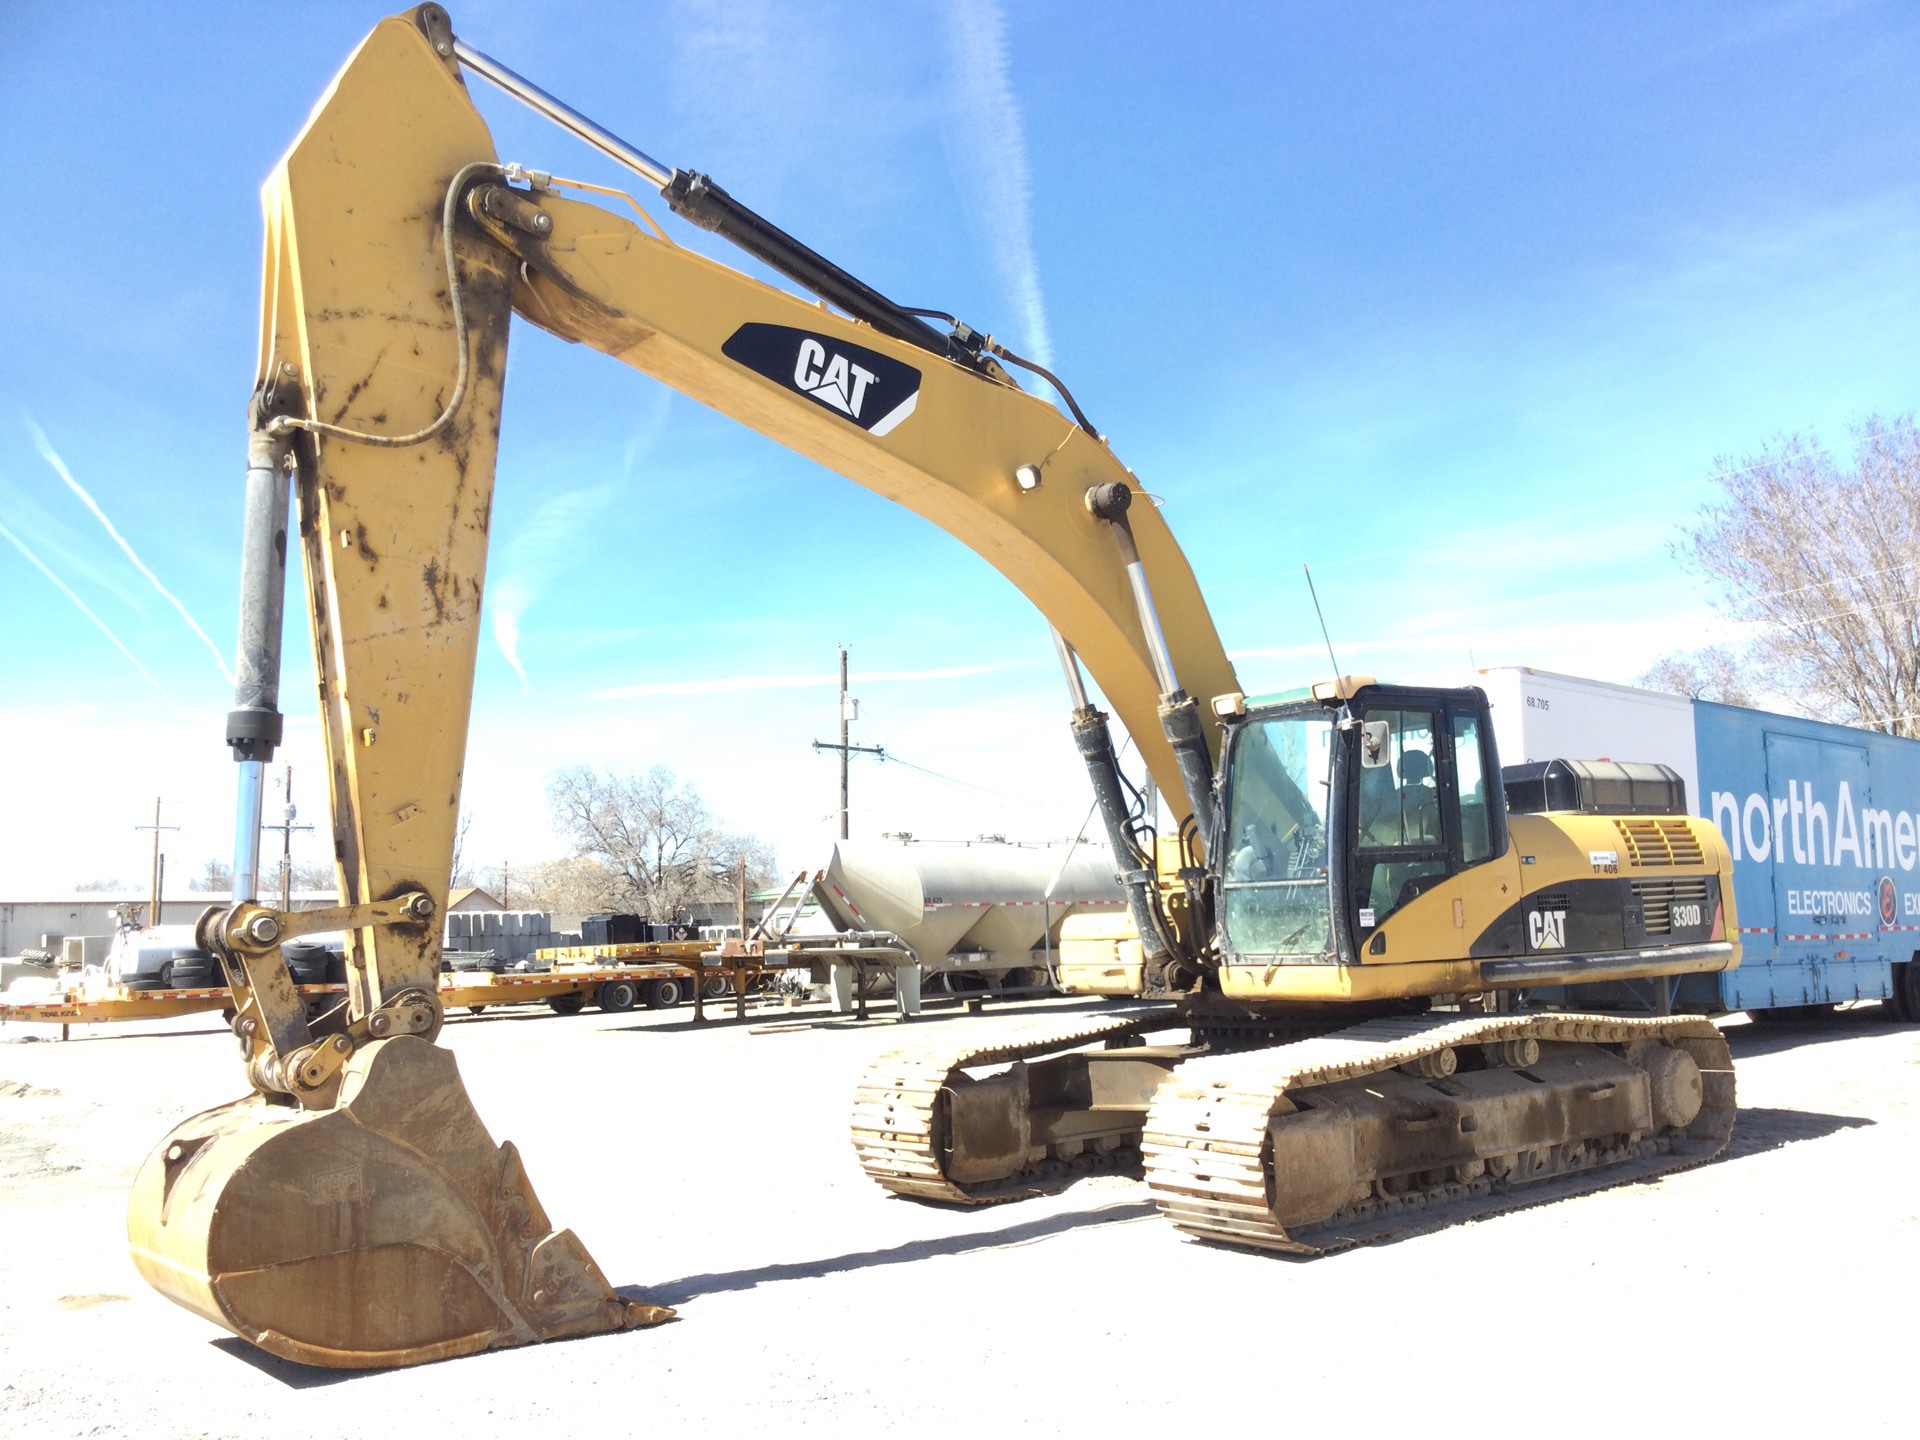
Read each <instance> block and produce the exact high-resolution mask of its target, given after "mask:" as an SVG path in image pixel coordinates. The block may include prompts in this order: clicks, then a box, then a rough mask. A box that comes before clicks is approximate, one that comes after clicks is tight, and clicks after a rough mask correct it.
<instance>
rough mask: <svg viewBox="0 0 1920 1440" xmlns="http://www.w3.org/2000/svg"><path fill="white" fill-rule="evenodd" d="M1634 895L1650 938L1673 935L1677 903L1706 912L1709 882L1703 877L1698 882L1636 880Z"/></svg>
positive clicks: (1692, 880)
mask: <svg viewBox="0 0 1920 1440" xmlns="http://www.w3.org/2000/svg"><path fill="white" fill-rule="evenodd" d="M1633 893H1634V895H1635V897H1636V898H1638V900H1639V901H1640V908H1641V912H1642V914H1643V915H1644V917H1645V920H1646V929H1647V934H1649V935H1671V934H1672V933H1673V906H1674V902H1675V901H1680V902H1682V903H1689V902H1690V903H1693V904H1696V905H1699V906H1700V907H1701V908H1702V909H1703V910H1704V909H1705V907H1706V903H1707V882H1706V878H1705V877H1704V876H1703V877H1701V878H1700V879H1697V880H1695V879H1687V880H1636V881H1634V882H1633Z"/></svg>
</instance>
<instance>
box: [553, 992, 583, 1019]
mask: <svg viewBox="0 0 1920 1440" xmlns="http://www.w3.org/2000/svg"><path fill="white" fill-rule="evenodd" d="M547 1008H548V1009H549V1010H551V1011H553V1013H554V1014H556V1015H578V1014H579V1013H580V1012H581V1011H582V1010H584V1009H586V1008H587V997H586V996H584V995H555V996H554V997H553V998H552V999H551V1000H549V1001H547Z"/></svg>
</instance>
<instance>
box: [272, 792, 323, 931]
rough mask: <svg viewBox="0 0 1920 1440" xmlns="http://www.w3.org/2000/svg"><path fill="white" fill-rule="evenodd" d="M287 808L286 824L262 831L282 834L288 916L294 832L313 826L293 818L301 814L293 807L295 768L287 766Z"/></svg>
mask: <svg viewBox="0 0 1920 1440" xmlns="http://www.w3.org/2000/svg"><path fill="white" fill-rule="evenodd" d="M285 794H286V797H287V808H286V816H285V819H284V822H283V823H282V824H279V825H262V826H261V827H260V828H261V829H262V830H278V831H279V832H280V913H281V914H282V915H284V914H286V913H287V911H289V910H291V909H293V832H294V831H296V830H311V829H313V826H311V825H296V824H294V823H293V817H294V816H295V815H297V814H298V813H299V812H298V811H297V810H296V809H294V805H293V766H291V765H289V766H287V778H286V790H285Z"/></svg>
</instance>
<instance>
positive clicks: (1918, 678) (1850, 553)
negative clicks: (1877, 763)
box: [1678, 415, 1920, 735]
mask: <svg viewBox="0 0 1920 1440" xmlns="http://www.w3.org/2000/svg"><path fill="white" fill-rule="evenodd" d="M1853 436H1854V452H1853V458H1852V461H1851V463H1850V464H1847V465H1843V464H1842V463H1841V462H1840V461H1839V460H1837V459H1836V458H1835V457H1834V456H1833V455H1831V454H1829V453H1828V452H1826V451H1824V450H1822V449H1821V448H1820V447H1819V446H1818V445H1817V444H1816V443H1815V442H1814V441H1812V440H1811V439H1807V440H1803V439H1801V438H1799V437H1797V436H1794V437H1789V438H1787V439H1785V440H1782V441H1779V442H1778V443H1777V444H1775V445H1774V446H1772V447H1771V448H1768V449H1763V450H1761V451H1760V452H1759V453H1758V454H1756V455H1751V456H1748V457H1746V458H1745V459H1744V460H1739V461H1731V460H1721V461H1719V462H1716V464H1717V468H1718V469H1719V471H1720V474H1719V476H1718V477H1717V479H1718V483H1719V485H1720V489H1721V491H1722V494H1723V496H1724V498H1723V499H1721V500H1720V501H1718V502H1716V503H1714V504H1711V505H1709V506H1707V508H1706V509H1705V510H1704V511H1702V512H1701V516H1700V520H1699V523H1698V524H1697V525H1696V526H1694V528H1693V529H1691V530H1689V531H1688V532H1687V534H1686V540H1685V542H1684V543H1683V544H1682V545H1681V546H1679V547H1678V552H1679V554H1680V555H1681V556H1682V558H1684V559H1691V560H1692V562H1693V563H1694V564H1695V565H1696V566H1698V567H1699V569H1700V571H1701V572H1702V573H1704V574H1705V575H1706V576H1707V577H1708V578H1710V579H1712V580H1713V581H1715V582H1717V584H1718V585H1719V587H1720V590H1721V594H1722V596H1723V600H1724V603H1725V605H1726V607H1727V609H1728V611H1729V612H1730V613H1731V614H1733V615H1734V616H1735V617H1737V618H1739V619H1742V620H1749V621H1754V622H1757V623H1758V627H1759V638H1758V640H1757V641H1756V643H1755V646H1754V660H1755V662H1756V667H1755V668H1756V673H1757V676H1758V678H1759V679H1760V680H1761V681H1762V682H1763V684H1764V685H1765V688H1766V689H1768V690H1770V691H1777V692H1779V693H1781V694H1785V695H1791V696H1795V697H1797V698H1798V699H1799V700H1800V702H1801V704H1802V706H1803V707H1804V708H1806V709H1808V710H1809V711H1810V712H1811V713H1813V714H1816V715H1820V716H1822V717H1823V718H1827V719H1834V720H1840V721H1843V722H1846V723H1848V724H1854V725H1863V726H1866V727H1868V728H1871V729H1875V730H1884V731H1888V732H1890V733H1892V734H1895V735H1920V433H1916V431H1915V429H1914V424H1913V417H1912V416H1910V415H1909V416H1904V417H1898V418H1896V419H1895V420H1893V421H1892V422H1887V421H1884V420H1882V419H1881V418H1880V417H1879V416H1877V415H1875V416H1869V417H1867V419H1866V420H1864V421H1862V422H1861V423H1860V424H1859V425H1857V426H1856V427H1854V431H1853Z"/></svg>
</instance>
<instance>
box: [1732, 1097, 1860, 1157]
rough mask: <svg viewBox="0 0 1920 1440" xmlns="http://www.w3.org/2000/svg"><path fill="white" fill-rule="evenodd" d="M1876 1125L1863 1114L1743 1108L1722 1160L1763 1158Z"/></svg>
mask: <svg viewBox="0 0 1920 1440" xmlns="http://www.w3.org/2000/svg"><path fill="white" fill-rule="evenodd" d="M1875 1123H1876V1122H1875V1121H1872V1120H1869V1119H1867V1118H1866V1116H1864V1115H1823V1114H1821V1113H1820V1112H1819V1111H1817V1110H1770V1109H1767V1108H1765V1107H1763V1106H1757V1105H1756V1106H1752V1107H1749V1106H1745V1105H1743V1106H1741V1107H1740V1109H1739V1111H1738V1112H1737V1113H1736V1115H1735V1117H1734V1122H1733V1138H1732V1139H1731V1140H1729V1141H1728V1142H1727V1148H1726V1149H1725V1151H1723V1152H1722V1153H1721V1155H1720V1158H1721V1159H1722V1160H1744V1159H1746V1158H1747V1157H1748V1156H1749V1155H1764V1154H1766V1153H1767V1151H1769V1150H1778V1149H1779V1148H1780V1147H1781V1146H1783V1145H1794V1144H1798V1143H1799V1142H1800V1141H1802V1140H1823V1139H1825V1138H1826V1137H1827V1136H1829V1135H1834V1134H1837V1133H1839V1132H1840V1131H1842V1130H1859V1129H1862V1128H1863V1127H1865V1126H1868V1125H1872V1124H1875Z"/></svg>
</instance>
